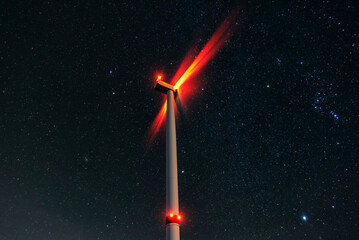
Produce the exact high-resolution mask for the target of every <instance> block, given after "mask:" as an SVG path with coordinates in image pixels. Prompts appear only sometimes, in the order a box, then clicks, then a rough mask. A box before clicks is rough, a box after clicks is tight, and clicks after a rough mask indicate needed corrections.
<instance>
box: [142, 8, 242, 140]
mask: <svg viewBox="0 0 359 240" xmlns="http://www.w3.org/2000/svg"><path fill="white" fill-rule="evenodd" d="M237 18H238V8H234V9H233V10H232V11H231V12H230V13H229V14H228V15H227V17H226V18H225V19H224V20H223V22H222V23H221V25H220V26H219V27H218V28H217V30H216V31H215V33H214V34H213V35H212V37H211V38H210V39H209V41H208V42H207V44H206V45H205V46H204V47H203V49H202V50H201V52H200V53H199V54H198V56H197V57H196V58H195V59H194V61H193V62H192V63H191V64H190V62H191V59H193V55H194V54H193V49H191V50H190V51H189V52H188V53H187V55H186V57H185V58H184V60H183V62H182V64H181V66H180V67H179V69H178V71H177V72H176V74H175V76H174V77H173V79H172V80H171V85H173V86H174V89H175V90H179V89H180V87H181V86H182V85H183V84H184V83H185V82H186V81H188V80H189V79H191V78H193V77H194V76H195V75H196V74H198V73H199V72H200V71H201V70H202V69H203V67H204V66H205V65H206V64H207V63H208V62H209V61H210V60H211V59H212V58H213V57H214V56H215V55H216V54H217V53H218V52H219V50H220V49H221V48H222V47H223V46H224V44H225V43H226V42H227V41H228V40H229V38H230V37H231V36H232V35H233V34H234V32H235V31H236V30H237V29H238V28H239V24H238V21H237ZM187 66H189V67H188V68H187V69H186V67H187ZM185 69H186V70H185ZM181 92H182V91H181ZM166 106H167V100H166V101H165V103H164V104H163V106H162V108H161V110H160V112H159V113H158V114H157V117H156V118H155V120H154V122H153V123H152V125H151V127H150V129H149V136H150V137H149V145H151V144H152V142H153V141H154V138H155V135H156V133H157V132H158V131H159V129H160V127H161V125H162V123H163V120H164V118H165V116H166Z"/></svg>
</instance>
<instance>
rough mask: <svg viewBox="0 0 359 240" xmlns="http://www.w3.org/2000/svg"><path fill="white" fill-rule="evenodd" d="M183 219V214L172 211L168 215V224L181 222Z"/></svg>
mask: <svg viewBox="0 0 359 240" xmlns="http://www.w3.org/2000/svg"><path fill="white" fill-rule="evenodd" d="M181 219H182V217H181V215H176V214H173V213H170V214H168V216H166V224H170V223H177V224H180V221H181Z"/></svg>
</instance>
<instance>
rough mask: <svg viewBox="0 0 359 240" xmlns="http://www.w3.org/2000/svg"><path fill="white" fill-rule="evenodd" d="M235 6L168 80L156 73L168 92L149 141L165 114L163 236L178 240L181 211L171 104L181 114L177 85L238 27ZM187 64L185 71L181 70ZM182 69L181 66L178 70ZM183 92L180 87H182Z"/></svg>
mask: <svg viewBox="0 0 359 240" xmlns="http://www.w3.org/2000/svg"><path fill="white" fill-rule="evenodd" d="M238 10H239V9H238V8H234V9H233V10H232V11H230V12H229V14H228V15H227V17H226V18H225V19H224V21H223V22H222V24H221V25H220V26H219V27H218V29H217V30H216V31H215V33H214V34H213V35H212V37H211V38H210V39H209V41H208V42H207V43H206V45H205V46H204V47H203V49H202V50H201V52H200V53H199V54H198V55H197V57H196V58H195V59H194V60H193V62H192V63H191V64H188V65H187V63H186V59H188V56H190V54H189V55H187V57H186V58H185V60H184V62H183V63H182V65H181V66H180V70H178V72H177V73H176V74H175V76H174V78H173V79H172V81H171V83H172V84H169V83H166V82H164V81H162V76H161V75H159V76H158V77H157V81H156V85H155V89H156V90H158V91H159V92H161V93H163V94H166V95H167V101H166V102H165V104H164V105H163V106H162V108H161V110H160V112H159V114H158V115H157V117H156V119H155V121H154V122H153V124H152V125H151V127H150V133H151V138H150V142H151V141H153V138H154V136H155V134H156V132H158V129H159V127H160V126H161V124H162V122H163V119H164V116H165V114H166V240H179V239H180V229H179V225H180V222H181V220H182V219H181V215H180V213H179V200H178V173H177V143H176V120H175V110H174V104H175V103H176V105H177V109H178V112H179V113H180V114H183V110H182V105H181V102H180V99H179V93H178V92H179V91H178V89H179V88H180V87H181V86H182V85H183V83H185V82H186V81H187V80H188V79H191V78H193V76H195V75H196V74H197V73H198V72H199V71H200V70H201V69H203V67H204V66H205V65H206V64H207V63H208V61H209V60H211V59H212V58H213V57H214V56H215V55H216V53H218V52H219V50H220V49H221V48H222V47H223V46H224V44H225V43H226V42H227V41H228V40H229V38H230V37H231V36H232V35H233V33H234V32H235V31H236V30H237V29H238V28H239V23H238ZM182 67H184V69H186V67H188V68H187V69H186V70H185V71H183V70H184V69H183V68H182ZM181 69H182V70H181ZM181 92H182V90H181Z"/></svg>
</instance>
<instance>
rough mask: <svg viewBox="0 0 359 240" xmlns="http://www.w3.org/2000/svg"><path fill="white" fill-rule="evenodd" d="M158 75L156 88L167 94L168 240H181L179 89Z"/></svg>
mask: <svg viewBox="0 0 359 240" xmlns="http://www.w3.org/2000/svg"><path fill="white" fill-rule="evenodd" d="M160 79H161V76H158V78H157V83H156V85H155V89H156V90H158V91H159V92H161V93H163V94H166V95H167V117H166V240H179V239H180V229H179V224H180V220H181V216H180V214H179V204H178V202H179V201H178V174H177V143H176V119H175V109H174V103H175V97H178V94H177V90H175V89H174V87H173V86H172V85H170V84H168V83H165V82H163V81H161V80H160Z"/></svg>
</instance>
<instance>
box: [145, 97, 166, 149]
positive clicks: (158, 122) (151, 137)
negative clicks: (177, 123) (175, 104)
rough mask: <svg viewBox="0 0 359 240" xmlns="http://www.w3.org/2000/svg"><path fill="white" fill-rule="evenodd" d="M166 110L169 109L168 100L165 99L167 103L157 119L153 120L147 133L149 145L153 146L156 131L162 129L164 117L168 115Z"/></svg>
mask: <svg viewBox="0 0 359 240" xmlns="http://www.w3.org/2000/svg"><path fill="white" fill-rule="evenodd" d="M166 111H167V100H166V101H165V103H164V104H163V106H162V108H161V110H160V112H159V113H158V114H157V116H156V118H155V120H154V121H153V123H152V125H151V127H150V129H149V131H148V133H147V135H148V142H147V144H148V146H147V147H149V146H151V145H152V143H153V141H154V140H155V137H156V133H157V132H158V131H159V130H160V128H161V125H162V122H163V119H165V116H166Z"/></svg>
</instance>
